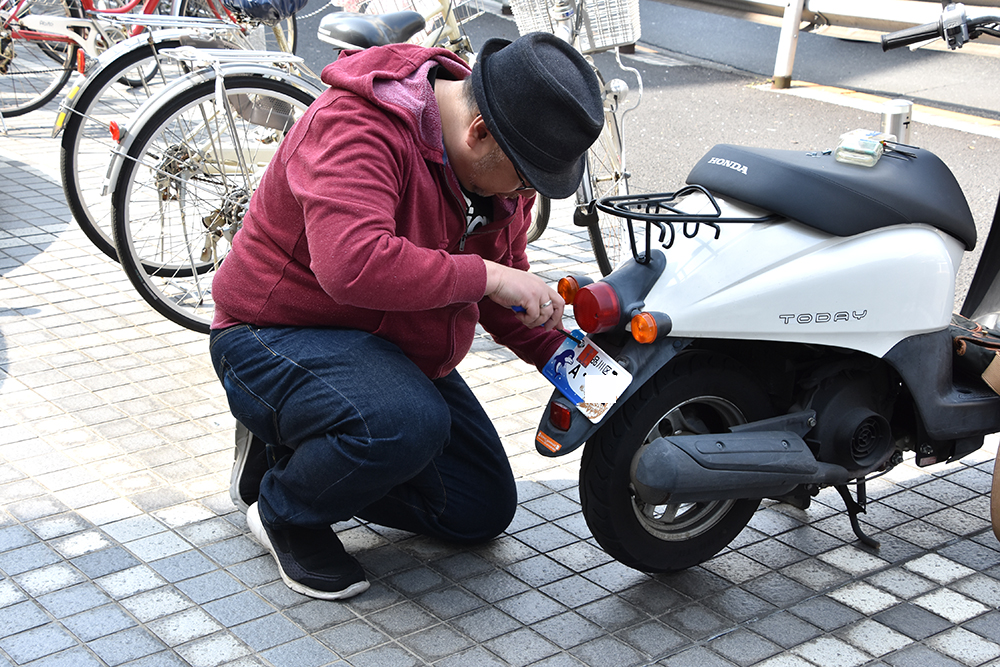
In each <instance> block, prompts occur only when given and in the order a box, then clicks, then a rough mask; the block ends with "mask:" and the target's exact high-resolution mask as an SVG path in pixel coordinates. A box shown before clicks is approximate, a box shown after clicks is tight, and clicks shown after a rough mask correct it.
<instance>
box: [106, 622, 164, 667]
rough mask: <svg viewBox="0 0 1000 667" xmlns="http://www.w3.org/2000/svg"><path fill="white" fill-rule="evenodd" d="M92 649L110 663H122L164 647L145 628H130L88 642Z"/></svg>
mask: <svg viewBox="0 0 1000 667" xmlns="http://www.w3.org/2000/svg"><path fill="white" fill-rule="evenodd" d="M88 646H89V647H90V649H91V650H93V651H94V653H96V654H97V656H98V657H99V658H100V659H101V660H103V661H104V662H106V663H107V664H108V665H112V666H116V665H121V664H123V663H125V662H128V661H130V660H136V659H138V658H142V657H145V656H148V655H152V654H153V653H157V652H159V651H162V650H163V649H164V645H163V644H162V643H160V641H159V640H158V639H156V638H155V637H154V636H153V635H151V634H150V633H149V632H147V631H146V630H144V629H143V628H138V627H135V628H129V629H128V630H122V631H120V632H116V633H114V634H112V635H106V636H104V637H100V638H98V639H95V640H94V641H92V642H90V643H89V644H88Z"/></svg>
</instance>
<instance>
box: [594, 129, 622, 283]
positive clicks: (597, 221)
mask: <svg viewBox="0 0 1000 667" xmlns="http://www.w3.org/2000/svg"><path fill="white" fill-rule="evenodd" d="M621 146H622V145H621V131H620V128H619V126H618V118H617V117H616V116H615V115H614V114H613V113H607V114H606V115H605V123H604V129H603V130H602V131H601V136H600V138H598V140H597V142H596V143H595V144H594V145H593V146H591V148H590V150H589V151H587V171H586V174H585V175H584V178H585V179H588V181H589V182H590V188H591V200H590V201H591V202H593V201H596V200H598V199H601V198H603V197H617V196H621V195H627V194H628V178H627V177H626V175H625V174H624V172H623V167H622V147H621ZM586 218H587V234H588V235H589V236H590V245H591V247H592V248H593V250H594V257H595V258H596V259H597V267H598V268H599V269H600V271H601V275H604V276H606V275H608V274H609V273H611V272H612V271H614V269H615V267H616V266H618V263H619V262H620V261H621V255H622V245H623V244H625V243H626V241H625V240H624V239H623V238H622V237H623V235H624V225H623V222H622V219H621V218H619V217H617V216H613V215H610V214H608V213H605V212H603V211H598V210H596V208H595V209H594V210H592V211H588V213H587V214H586Z"/></svg>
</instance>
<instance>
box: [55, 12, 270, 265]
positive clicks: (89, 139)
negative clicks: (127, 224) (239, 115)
mask: <svg viewBox="0 0 1000 667" xmlns="http://www.w3.org/2000/svg"><path fill="white" fill-rule="evenodd" d="M187 25H188V26H189V27H188V28H186V29H183V30H178V29H161V30H156V31H153V32H150V33H144V34H142V35H138V36H136V37H131V38H129V39H127V40H125V41H123V42H120V43H118V44H116V45H115V46H113V47H112V48H111V49H109V50H107V51H105V52H104V53H102V54H101V56H100V57H99V58H98V59H97V60H96V61H94V62H93V63H91V66H90V67H89V68H88V70H87V72H86V74H78V75H77V78H76V80H74V81H73V82H72V84H71V85H70V86H69V87H68V89H67V93H66V95H65V96H64V98H63V100H62V102H61V103H60V105H59V109H58V112H57V114H56V119H55V122H54V124H53V128H52V136H53V138H55V137H60V138H61V140H60V159H59V172H60V176H61V180H62V186H63V191H64V193H65V195H66V202H67V204H68V206H69V209H70V212H71V213H72V214H73V219H74V220H76V222H77V224H78V225H79V226H80V228H81V229H82V230H83V232H84V234H86V236H87V238H89V239H90V240H91V242H92V243H94V245H95V246H96V247H97V248H98V249H100V250H101V252H103V253H104V254H105V255H107V256H108V257H109V258H111V259H113V260H115V261H117V260H118V253H117V251H116V250H115V246H114V239H113V238H112V220H111V205H110V199H109V192H108V190H107V187H106V185H105V183H104V181H105V179H106V176H107V167H108V160H109V157H110V155H111V151H112V149H113V148H114V147H115V145H116V141H115V139H114V137H113V135H112V131H111V128H113V127H114V126H115V124H117V121H118V120H121V119H123V118H126V117H128V115H129V114H131V113H133V112H134V111H135V110H137V109H138V108H139V107H140V106H141V105H142V104H143V103H144V102H145V101H146V100H148V99H149V98H150V97H152V96H153V95H154V94H155V93H157V92H159V91H160V90H162V89H163V87H164V86H166V85H167V83H168V82H169V81H171V80H173V79H175V78H177V77H179V76H182V75H184V74H186V73H188V72H189V71H190V69H185V68H184V67H183V66H182V65H181V64H180V63H178V62H176V61H170V60H164V59H162V58H160V57H159V52H160V51H161V50H163V49H171V48H178V47H181V46H198V47H201V48H233V49H236V48H244V49H249V48H251V45H250V44H249V43H247V42H246V41H245V40H244V39H243V38H242V37H241V33H240V32H239V30H238V27H237V26H236V25H235V24H232V23H221V22H219V21H201V20H196V19H191V20H190V22H189V23H188V24H187ZM151 70H152V74H150V71H151ZM132 81H138V82H139V83H138V84H135V85H133V84H131V83H130V82H132ZM118 131H119V132H120V131H122V128H121V127H119V128H118ZM126 131H127V128H126Z"/></svg>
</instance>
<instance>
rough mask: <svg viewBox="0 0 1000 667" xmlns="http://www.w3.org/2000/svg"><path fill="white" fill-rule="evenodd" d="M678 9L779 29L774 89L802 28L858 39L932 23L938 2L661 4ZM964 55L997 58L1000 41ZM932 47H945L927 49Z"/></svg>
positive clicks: (783, 78)
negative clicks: (705, 12)
mask: <svg viewBox="0 0 1000 667" xmlns="http://www.w3.org/2000/svg"><path fill="white" fill-rule="evenodd" d="M660 1H661V2H666V3H668V4H671V5H676V6H678V7H686V8H689V9H697V10H701V11H709V12H715V13H717V14H723V15H726V16H731V17H735V18H740V19H745V20H748V21H754V22H757V23H763V24H767V25H774V26H780V27H781V36H780V38H779V41H778V54H777V57H776V59H775V68H774V87H776V88H787V87H788V86H789V85H790V84H791V77H792V66H793V63H794V60H795V45H796V43H797V41H798V34H799V32H800V31H801V30H806V31H809V32H816V33H821V34H828V35H831V36H835V37H844V38H850V39H856V40H860V41H877V40H878V38H879V35H880V34H882V33H885V32H891V31H893V30H901V29H902V28H907V27H909V26H914V25H920V24H923V23H931V22H933V21H936V20H937V19H938V17H939V16H940V15H941V7H942V3H941V2H940V0H660ZM963 4H965V5H966V8H967V9H968V12H969V14H970V16H971V15H978V14H1000V6H998V2H997V0H963ZM969 47H970V48H964V49H963V50H964V51H967V52H970V53H971V52H976V53H980V54H982V55H991V56H998V57H1000V41H998V40H995V39H992V38H988V37H984V38H982V39H980V40H977V43H976V44H970V45H969ZM930 48H946V47H943V45H942V46H940V47H930Z"/></svg>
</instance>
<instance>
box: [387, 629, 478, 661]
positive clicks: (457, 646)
mask: <svg viewBox="0 0 1000 667" xmlns="http://www.w3.org/2000/svg"><path fill="white" fill-rule="evenodd" d="M399 643H400V644H402V645H403V646H405V647H406V648H407V649H409V650H410V651H411V652H412V653H414V654H415V655H416V656H417V657H419V658H420V659H422V660H424V661H426V662H436V661H438V660H440V659H442V658H445V657H447V656H449V655H452V654H454V653H458V652H460V651H464V650H466V649H467V648H470V647H471V646H472V645H473V643H472V641H471V640H470V639H469V638H468V637H466V636H465V635H463V634H462V633H460V632H458V631H456V630H454V629H453V628H451V627H448V626H447V625H442V624H439V625H434V626H432V627H430V628H427V629H426V630H421V631H419V632H416V633H414V634H411V635H408V636H406V637H402V638H400V639H399Z"/></svg>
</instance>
